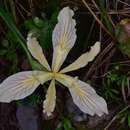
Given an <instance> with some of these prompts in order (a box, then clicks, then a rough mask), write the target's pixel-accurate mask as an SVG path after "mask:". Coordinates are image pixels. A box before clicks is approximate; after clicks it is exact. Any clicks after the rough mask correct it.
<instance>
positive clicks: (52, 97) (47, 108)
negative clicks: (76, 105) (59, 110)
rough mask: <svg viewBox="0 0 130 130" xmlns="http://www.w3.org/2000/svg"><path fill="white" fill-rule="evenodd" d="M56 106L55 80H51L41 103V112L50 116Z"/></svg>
mask: <svg viewBox="0 0 130 130" xmlns="http://www.w3.org/2000/svg"><path fill="white" fill-rule="evenodd" d="M55 104H56V89H55V80H52V81H51V83H50V86H49V88H48V90H47V94H46V99H45V100H44V103H43V112H44V113H46V114H47V116H50V115H51V113H52V112H53V111H54V109H55Z"/></svg>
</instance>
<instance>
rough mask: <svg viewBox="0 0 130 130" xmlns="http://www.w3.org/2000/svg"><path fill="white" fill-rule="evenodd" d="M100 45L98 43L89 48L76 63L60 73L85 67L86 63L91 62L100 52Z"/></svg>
mask: <svg viewBox="0 0 130 130" xmlns="http://www.w3.org/2000/svg"><path fill="white" fill-rule="evenodd" d="M100 45H101V43H100V42H96V43H95V45H94V46H92V47H91V49H90V51H89V52H86V53H84V54H82V55H81V56H80V57H79V58H78V59H77V60H76V61H74V62H73V63H72V64H70V65H69V66H67V67H65V68H64V69H63V70H61V71H60V73H66V72H69V71H73V70H77V69H79V68H82V67H84V66H86V65H87V64H88V62H90V61H92V60H93V59H94V58H95V56H97V54H98V53H99V52H100Z"/></svg>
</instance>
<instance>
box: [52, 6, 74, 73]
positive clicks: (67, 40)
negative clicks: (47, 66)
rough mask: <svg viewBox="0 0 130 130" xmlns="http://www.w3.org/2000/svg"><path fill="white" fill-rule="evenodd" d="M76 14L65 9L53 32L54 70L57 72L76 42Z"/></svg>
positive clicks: (60, 14)
mask: <svg viewBox="0 0 130 130" xmlns="http://www.w3.org/2000/svg"><path fill="white" fill-rule="evenodd" d="M73 15H74V12H73V11H72V10H71V9H70V8H69V7H65V8H63V9H62V10H61V11H60V13H59V16H58V23H57V24H56V27H55V29H54V31H53V35H52V41H53V60H52V69H53V71H55V72H57V71H58V70H59V69H60V67H61V65H62V64H63V62H64V60H65V59H66V57H67V55H68V53H69V51H70V50H71V48H72V47H73V46H74V43H75V41H76V29H75V25H76V22H75V20H74V19H73V18H72V17H73Z"/></svg>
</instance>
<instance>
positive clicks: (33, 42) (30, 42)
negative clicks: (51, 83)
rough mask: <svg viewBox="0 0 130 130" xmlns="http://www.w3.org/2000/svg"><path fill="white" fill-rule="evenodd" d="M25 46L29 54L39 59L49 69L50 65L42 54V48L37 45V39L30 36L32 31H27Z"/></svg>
mask: <svg viewBox="0 0 130 130" xmlns="http://www.w3.org/2000/svg"><path fill="white" fill-rule="evenodd" d="M27 47H28V49H29V51H30V53H31V55H32V56H33V57H34V58H35V59H36V60H38V61H39V63H40V64H42V65H43V66H44V67H45V68H46V69H47V70H49V71H50V70H51V69H50V66H49V64H48V62H47V60H46V58H45V56H44V54H43V51H42V48H41V46H40V45H39V43H38V41H37V39H36V38H35V37H33V36H32V33H29V34H28V36H27Z"/></svg>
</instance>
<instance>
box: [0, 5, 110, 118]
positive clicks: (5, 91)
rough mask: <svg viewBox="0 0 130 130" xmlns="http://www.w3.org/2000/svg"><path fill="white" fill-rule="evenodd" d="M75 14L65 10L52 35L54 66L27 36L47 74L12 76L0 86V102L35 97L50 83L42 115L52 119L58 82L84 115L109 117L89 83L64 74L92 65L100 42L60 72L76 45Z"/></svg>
mask: <svg viewBox="0 0 130 130" xmlns="http://www.w3.org/2000/svg"><path fill="white" fill-rule="evenodd" d="M73 15H74V12H73V10H71V9H70V8H69V7H65V8H63V9H62V10H61V11H60V13H59V15H58V23H57V24H56V26H55V28H54V31H53V34H52V42H53V59H52V66H51V67H50V65H49V64H48V62H47V60H46V58H45V56H44V54H43V51H42V48H41V46H40V45H39V43H38V41H37V39H36V38H35V37H34V36H33V35H32V33H29V34H28V36H27V47H28V50H29V51H30V53H31V55H32V56H33V57H34V59H35V60H37V61H38V62H39V63H40V64H41V65H42V66H43V67H44V68H46V70H47V71H45V70H43V71H41V70H32V71H23V72H18V73H16V74H14V75H12V76H9V77H8V78H7V79H5V80H4V81H3V82H2V83H1V84H0V101H1V102H7V103H9V102H11V101H13V100H19V99H23V98H25V97H27V96H29V95H30V94H32V93H33V92H34V91H35V89H36V88H37V87H38V86H39V85H40V84H41V85H43V84H44V83H45V82H47V81H49V80H51V82H50V85H49V88H48V90H47V93H46V97H45V100H44V102H43V112H44V113H45V114H47V116H50V115H51V114H52V112H53V111H54V109H55V105H56V88H55V82H56V81H58V82H60V83H61V84H63V85H64V86H65V87H67V88H68V89H69V91H70V94H71V96H72V98H73V102H74V103H75V104H76V105H77V106H78V107H79V109H80V110H81V111H83V112H84V113H87V114H90V115H95V114H97V115H98V116H101V115H103V114H104V113H106V114H107V113H108V109H107V104H106V101H105V100H104V99H103V98H102V97H100V96H99V95H98V94H97V93H96V91H95V90H94V89H93V88H92V87H91V86H90V85H89V84H87V83H85V82H83V81H81V80H79V79H78V78H77V77H72V76H69V75H67V74H65V73H67V72H70V71H74V70H77V69H80V68H82V67H84V66H86V65H87V64H88V62H90V61H92V60H93V59H94V58H95V56H96V55H97V54H98V53H99V51H100V42H96V43H95V44H94V45H93V46H92V47H91V49H90V51H89V52H86V53H84V54H82V55H81V56H80V57H79V58H78V59H77V60H76V61H74V62H73V63H72V64H70V65H68V66H67V67H65V68H64V69H62V70H61V69H60V68H61V65H62V64H63V62H64V60H65V59H66V57H67V55H68V53H69V51H70V50H71V48H72V47H73V46H74V43H75V41H76V29H75V25H76V22H75V20H74V19H73Z"/></svg>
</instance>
